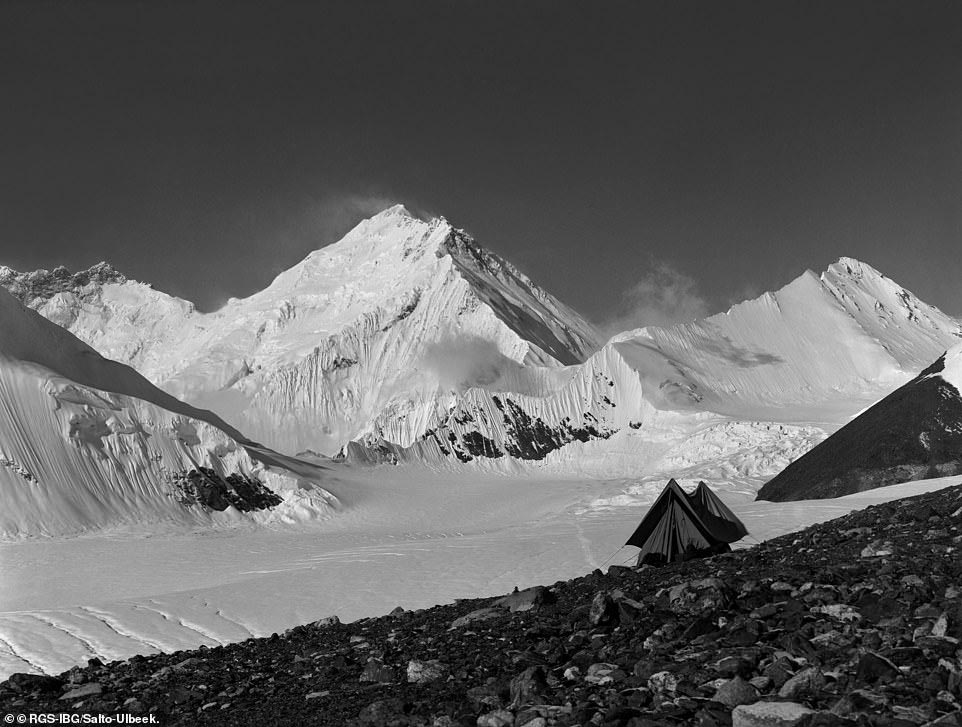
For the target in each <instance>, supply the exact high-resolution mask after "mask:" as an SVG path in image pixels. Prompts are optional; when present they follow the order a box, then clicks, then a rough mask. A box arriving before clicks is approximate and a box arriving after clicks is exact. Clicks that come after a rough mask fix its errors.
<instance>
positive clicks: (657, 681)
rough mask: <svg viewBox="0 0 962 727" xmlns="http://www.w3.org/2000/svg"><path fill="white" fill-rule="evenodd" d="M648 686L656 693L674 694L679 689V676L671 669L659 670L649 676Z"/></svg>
mask: <svg viewBox="0 0 962 727" xmlns="http://www.w3.org/2000/svg"><path fill="white" fill-rule="evenodd" d="M648 688H649V689H650V690H651V691H652V692H654V693H655V694H674V693H675V691H676V690H677V689H678V677H677V676H675V675H674V674H672V673H671V672H670V671H659V672H656V673H654V674H652V675H651V676H650V677H649V678H648Z"/></svg>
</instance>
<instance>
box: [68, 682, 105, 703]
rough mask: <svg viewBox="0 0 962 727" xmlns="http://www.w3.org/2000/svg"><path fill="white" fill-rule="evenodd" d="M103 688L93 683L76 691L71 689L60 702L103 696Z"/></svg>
mask: <svg viewBox="0 0 962 727" xmlns="http://www.w3.org/2000/svg"><path fill="white" fill-rule="evenodd" d="M103 691H104V689H103V687H102V686H100V684H99V683H98V682H91V683H90V684H84V685H83V686H82V687H77V688H76V689H71V690H70V691H69V692H66V693H65V694H63V695H62V696H61V697H60V701H66V700H68V699H83V698H84V697H96V696H97V695H99V694H103Z"/></svg>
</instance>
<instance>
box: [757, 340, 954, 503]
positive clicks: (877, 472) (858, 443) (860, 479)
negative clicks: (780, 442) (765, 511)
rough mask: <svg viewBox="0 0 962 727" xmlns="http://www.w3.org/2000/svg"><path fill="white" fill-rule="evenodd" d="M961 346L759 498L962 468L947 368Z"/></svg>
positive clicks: (834, 492)
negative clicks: (946, 376)
mask: <svg viewBox="0 0 962 727" xmlns="http://www.w3.org/2000/svg"><path fill="white" fill-rule="evenodd" d="M947 357H948V361H949V366H950V369H954V368H955V367H958V366H959V361H960V360H962V347H958V346H957V347H955V348H953V349H951V350H950V351H949V352H948V353H947V354H945V355H943V356H941V357H940V358H939V359H938V360H937V361H936V362H935V363H933V364H932V365H931V366H929V367H928V368H927V369H925V370H924V371H922V373H920V374H919V375H918V376H917V377H915V378H914V379H912V381H910V382H909V383H907V384H905V385H904V386H902V387H900V388H898V389H896V390H895V391H893V392H892V393H891V394H889V395H888V396H886V397H885V398H884V399H882V400H881V401H879V402H878V403H877V404H875V405H874V406H872V407H870V408H869V409H867V410H866V411H865V412H863V413H862V414H860V415H859V416H858V417H856V418H855V419H854V420H853V421H851V422H849V423H848V424H846V425H845V426H844V427H842V428H841V429H839V430H838V431H837V432H836V433H835V434H833V435H832V436H830V437H829V438H828V439H826V440H825V441H824V442H822V443H821V444H819V445H817V446H816V447H815V448H814V449H812V450H811V451H810V452H808V453H806V454H804V455H802V456H801V457H800V458H799V459H797V460H796V461H795V462H792V464H790V465H789V466H788V467H786V468H785V469H784V470H783V471H782V472H781V473H779V474H778V475H777V476H776V477H774V478H773V479H771V480H769V481H768V482H767V483H766V484H765V485H764V486H763V487H762V488H761V490H759V492H758V499H759V500H773V501H776V502H781V501H786V500H810V499H815V498H820V497H839V496H841V495H848V494H851V493H853V492H861V491H863V490H871V489H874V488H876V487H884V486H886V485H893V484H897V483H899V482H908V481H911V480H919V479H925V478H931V477H947V476H949V475H954V474H958V473H960V472H962V394H960V392H959V389H958V385H957V383H953V380H954V378H953V373H954V371H950V373H949V374H947V375H948V376H949V379H950V380H947V379H946V378H945V376H944V374H946V360H947Z"/></svg>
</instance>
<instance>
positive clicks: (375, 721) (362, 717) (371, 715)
mask: <svg viewBox="0 0 962 727" xmlns="http://www.w3.org/2000/svg"><path fill="white" fill-rule="evenodd" d="M403 714H404V702H402V701H401V700H400V699H397V698H393V699H378V700H376V701H374V702H371V703H370V704H368V705H367V706H366V707H364V708H363V709H362V710H361V712H360V714H358V716H357V718H358V722H359V723H360V724H361V725H364V726H365V727H384V725H388V724H392V723H395V724H396V723H397V718H398V717H400V716H402V715H403Z"/></svg>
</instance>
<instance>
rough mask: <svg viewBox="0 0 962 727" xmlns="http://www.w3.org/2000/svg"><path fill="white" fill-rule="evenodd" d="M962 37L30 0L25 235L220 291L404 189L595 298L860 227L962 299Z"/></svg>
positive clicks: (763, 282) (729, 20)
mask: <svg viewBox="0 0 962 727" xmlns="http://www.w3.org/2000/svg"><path fill="white" fill-rule="evenodd" d="M960 38H962V3H959V2H957V0H945V1H944V2H934V1H933V2H926V1H925V0H921V1H920V0H904V2H886V1H885V0H864V1H858V0H846V1H845V2H838V0H831V1H828V2H818V1H810V0H806V1H805V2H787V1H783V0H759V1H758V2H728V1H718V0H706V1H704V2H685V1H684V0H664V1H658V2H654V1H646V0H633V1H632V2H600V3H599V2H584V3H575V2H556V1H541V0H538V1H535V0H526V1H525V2H517V3H515V2H490V1H483V2H471V1H469V0H443V1H442V0H438V1H418V2H414V1H405V0H396V1H394V2H383V3H382V2H359V1H358V0H350V1H349V2H336V1H335V2H323V3H313V2H312V3H266V2H254V3H245V2H239V1H231V2H189V3H187V2H184V3H177V2H164V3H158V2H135V1H130V0H123V1H120V0H118V1H117V2H42V1H38V0H30V1H29V2H16V1H11V0H6V2H3V3H2V4H0V89H2V101H0V103H2V110H0V263H3V264H7V265H10V266H12V267H15V268H18V269H33V268H37V267H53V266H55V265H57V264H65V265H67V266H68V267H71V268H78V267H86V266H88V265H90V264H92V263H94V262H97V261H99V260H101V259H106V260H108V261H110V262H111V263H113V264H114V265H115V266H116V267H118V268H119V269H121V270H122V271H124V272H125V273H127V274H128V275H130V276H132V277H135V278H138V279H142V280H146V281H149V282H152V283H153V284H154V285H155V287H158V288H161V289H164V290H167V291H169V292H172V293H175V294H177V295H181V296H184V297H187V298H189V299H192V300H194V301H196V302H198V303H199V304H200V305H201V307H205V308H210V307H212V306H216V305H218V304H219V303H222V302H223V301H224V299H226V297H228V296H231V295H233V296H242V295H246V294H249V293H251V292H253V291H254V290H257V289H259V288H261V287H263V286H264V285H266V284H267V283H268V282H269V281H270V280H271V279H272V278H273V276H274V275H275V274H276V273H278V272H280V271H281V270H283V269H285V268H287V267H289V266H291V265H292V264H294V263H296V262H297V261H299V260H300V259H301V258H302V257H303V256H304V255H305V254H307V253H308V252H309V251H310V250H313V249H316V248H318V247H321V246H322V245H324V244H326V243H328V242H331V241H333V240H334V239H336V237H337V236H339V235H340V234H342V233H343V232H345V231H346V230H347V229H348V228H349V227H350V226H351V225H352V224H353V223H355V222H356V221H358V220H359V219H360V218H361V217H363V216H366V215H367V214H369V213H371V212H373V211H376V209H375V208H376V207H377V206H378V205H380V204H382V203H384V204H387V203H388V202H389V201H392V200H397V201H402V202H405V203H406V204H409V205H410V206H412V207H415V208H419V209H422V210H426V211H428V212H435V213H440V214H444V215H445V216H446V217H448V219H449V220H451V221H452V222H453V223H454V224H456V225H458V226H461V227H464V228H466V229H467V230H469V231H470V232H471V233H473V234H474V235H475V236H476V237H477V238H478V240H479V242H480V243H481V244H482V245H484V246H486V247H488V248H490V249H492V250H494V251H496V252H499V253H500V254H502V255H504V256H506V257H507V258H509V259H510V260H512V261H514V262H516V263H517V264H518V265H519V266H520V267H521V268H522V269H523V270H525V271H526V272H527V273H528V274H529V275H531V276H532V277H533V278H534V279H535V280H536V281H537V282H539V283H541V284H542V285H544V286H545V287H547V288H548V289H549V290H551V291H552V292H554V293H555V294H557V295H558V296H559V297H561V298H562V299H564V300H566V301H567V302H569V303H571V304H572V305H573V306H575V307H576V308H578V309H579V310H581V311H582V312H584V313H585V314H586V315H587V316H588V317H590V318H592V319H594V320H598V321H602V320H606V319H609V318H611V317H612V316H614V315H616V314H618V313H619V306H621V308H622V310H620V313H621V314H623V313H624V310H623V307H624V305H625V303H624V302H623V301H621V298H620V297H621V296H622V294H623V293H625V292H626V291H629V290H630V289H632V288H633V287H635V286H636V285H637V284H638V282H639V281H642V280H646V279H648V280H650V278H647V277H646V276H648V274H649V272H650V271H651V270H652V269H653V268H657V269H659V270H662V271H664V270H666V269H668V270H672V271H675V273H677V274H678V277H680V279H682V280H684V278H685V276H687V278H691V279H693V280H694V286H691V285H689V286H688V288H687V289H688V290H689V291H690V292H692V294H693V295H695V296H697V297H698V298H700V299H701V300H703V301H705V303H706V305H707V306H708V308H709V309H710V310H712V311H715V310H721V309H724V308H725V307H727V305H728V304H729V303H731V302H733V301H737V300H740V299H742V298H744V297H747V296H749V295H753V294H758V293H760V292H762V291H764V290H767V289H771V288H775V287H777V286H779V285H782V284H784V283H786V282H787V281H788V280H790V279H791V278H793V277H795V276H796V275H798V274H799V273H801V271H802V270H804V269H805V268H812V269H815V270H820V269H823V268H824V267H825V266H827V265H828V264H829V263H831V262H833V261H834V260H835V259H836V258H838V257H839V256H841V255H849V256H852V257H857V258H860V259H863V260H865V261H867V262H869V263H871V264H872V265H874V266H876V267H877V268H879V269H880V270H882V272H884V273H886V274H887V275H889V276H890V277H892V278H894V279H895V280H897V281H899V282H901V283H903V284H904V285H906V286H907V287H909V288H910V289H912V290H913V291H915V292H916V293H917V294H919V295H920V296H921V297H922V298H923V299H925V300H927V301H928V302H931V303H934V304H935V305H938V306H939V307H941V308H943V309H944V310H946V311H947V312H950V313H954V314H962V255H960V251H962V42H960ZM636 290H637V288H636ZM642 323H644V321H638V324H642Z"/></svg>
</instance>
